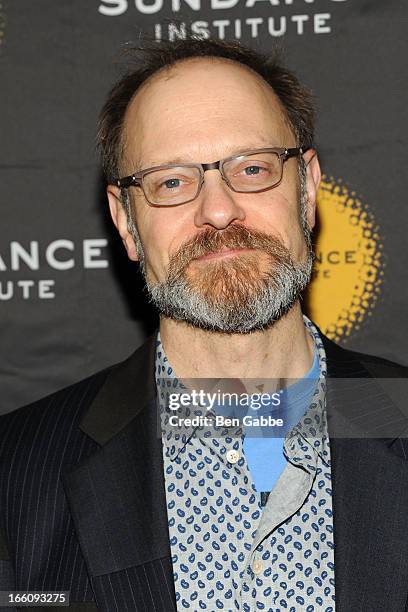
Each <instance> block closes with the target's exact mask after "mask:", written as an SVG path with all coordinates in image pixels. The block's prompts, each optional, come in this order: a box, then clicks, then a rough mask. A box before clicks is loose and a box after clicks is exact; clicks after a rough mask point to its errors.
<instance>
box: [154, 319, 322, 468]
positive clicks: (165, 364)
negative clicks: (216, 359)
mask: <svg viewBox="0 0 408 612" xmlns="http://www.w3.org/2000/svg"><path fill="white" fill-rule="evenodd" d="M303 319H304V324H305V327H306V328H307V329H308V331H309V333H310V334H311V336H312V338H313V341H314V344H315V350H316V352H317V356H318V362H319V369H320V378H319V379H318V381H317V385H316V388H315V392H314V394H313V397H312V400H311V403H310V406H309V408H308V409H307V410H306V412H305V414H304V415H303V417H302V418H301V420H300V421H299V423H298V424H297V425H296V426H295V427H293V428H292V430H291V431H290V432H289V433H288V434H287V435H286V438H285V444H284V451H285V453H286V454H287V456H288V459H289V460H290V461H292V462H293V463H297V464H301V465H304V467H307V465H306V464H305V463H304V462H305V460H306V462H307V461H308V459H309V456H308V455H307V454H306V455H305V443H306V444H307V445H308V446H309V447H312V449H313V450H314V451H315V453H317V454H318V455H319V456H320V458H321V459H322V461H323V462H324V463H325V464H326V465H327V466H329V465H330V452H329V439H328V428H327V418H326V405H325V400H326V381H325V378H326V376H327V365H326V354H325V350H324V346H323V342H322V340H321V338H320V335H319V332H318V330H317V328H316V327H315V325H314V324H313V323H312V321H310V319H309V318H308V317H306V316H305V315H303ZM155 371H156V385H157V391H158V394H157V397H158V404H159V406H158V409H159V412H160V415H161V422H162V437H163V442H164V445H165V447H166V452H167V454H168V456H169V457H170V459H172V460H174V459H175V458H176V457H177V456H178V455H179V454H180V452H181V451H183V449H184V448H185V447H186V445H187V443H188V442H189V440H190V439H191V438H192V437H193V436H195V437H200V438H203V441H204V442H206V443H208V442H209V441H210V440H211V443H212V446H214V450H215V451H216V452H217V449H218V452H217V454H218V455H221V456H222V457H223V456H224V454H225V453H226V452H227V450H228V449H229V447H231V448H234V447H235V445H236V440H237V438H241V439H242V436H243V430H242V427H216V426H215V424H214V423H211V424H207V423H203V421H202V420H201V421H200V424H199V425H197V426H189V427H186V428H185V429H176V428H175V427H172V426H170V425H169V418H170V416H172V415H174V414H176V413H175V411H173V410H171V409H170V408H169V397H170V394H179V393H183V392H185V393H187V392H188V389H187V387H186V386H185V385H184V384H183V382H182V380H181V379H179V378H178V377H177V376H176V374H175V372H174V371H173V368H172V366H171V364H170V363H169V361H168V358H167V356H166V354H165V351H164V348H163V345H162V343H161V338H160V331H159V332H158V335H157V343H156V367H155ZM177 414H178V415H179V413H178V412H177ZM179 416H182V417H186V418H193V417H200V416H207V417H208V418H212V417H214V416H215V415H214V413H212V412H211V411H208V410H207V409H206V408H205V406H202V405H200V406H194V407H184V408H183V410H182V415H179ZM221 440H222V442H221ZM309 452H310V450H309ZM222 457H221V458H222ZM309 467H310V465H309Z"/></svg>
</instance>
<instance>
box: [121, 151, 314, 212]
mask: <svg viewBox="0 0 408 612" xmlns="http://www.w3.org/2000/svg"><path fill="white" fill-rule="evenodd" d="M310 148H311V147H292V148H285V147H271V148H265V149H251V150H249V151H245V152H244V153H240V154H239V155H230V156H229V157H225V158H224V159H220V160H218V161H215V162H211V163H209V164H200V163H196V164H194V163H179V164H163V165H161V166H152V167H150V168H145V169H144V170H140V171H139V172H135V173H134V174H131V175H129V176H125V177H123V178H113V179H112V181H111V184H113V185H116V186H117V187H120V189H128V188H129V187H132V186H136V187H137V186H139V187H141V189H142V191H143V193H144V196H145V198H146V201H147V202H148V203H149V204H150V205H151V206H157V207H161V208H165V207H168V206H182V205H183V204H188V203H189V202H192V201H193V200H195V199H196V198H197V197H198V195H199V193H200V191H201V189H202V186H203V183H204V173H205V172H206V171H207V170H219V172H220V174H221V178H222V180H223V181H224V182H225V183H226V184H227V185H228V187H229V188H230V189H231V191H234V192H235V193H262V192H264V191H269V190H270V189H274V188H275V187H277V186H278V185H279V184H280V183H281V182H282V178H283V165H284V163H285V161H287V160H288V159H290V158H291V157H297V156H298V155H303V154H304V153H306V151H308V150H309V149H310ZM257 153H276V154H277V156H278V157H279V161H280V177H279V180H278V181H277V182H276V183H274V184H273V185H270V186H269V187H264V188H262V189H256V190H254V191H248V190H241V189H234V187H232V185H231V183H230V181H229V180H228V178H227V177H226V176H225V174H224V164H225V163H227V162H230V161H232V160H235V159H236V160H238V161H239V160H240V159H241V158H244V157H248V156H249V155H256V154H257ZM180 167H183V168H197V170H199V172H200V181H199V183H198V186H197V192H196V194H195V196H194V197H193V198H190V199H189V200H186V201H185V202H181V203H179V204H157V203H155V202H151V201H150V200H149V198H148V197H147V195H146V192H145V190H144V186H143V179H144V177H145V176H146V175H147V174H151V173H152V172H156V171H157V170H165V169H167V168H168V169H169V170H171V168H180Z"/></svg>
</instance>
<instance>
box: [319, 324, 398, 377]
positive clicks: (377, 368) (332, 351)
mask: <svg viewBox="0 0 408 612" xmlns="http://www.w3.org/2000/svg"><path fill="white" fill-rule="evenodd" d="M320 334H321V337H322V340H323V345H324V348H325V351H326V358H327V362H328V367H329V370H330V371H331V373H332V375H334V376H341V375H344V376H347V375H348V374H350V375H352V376H359V375H360V376H361V377H362V378H364V377H365V376H367V373H368V375H369V376H372V377H374V378H408V367H407V366H404V365H402V364H400V363H396V362H394V361H390V360H389V359H384V358H383V357H378V356H376V355H369V354H367V353H361V352H358V351H352V350H350V349H346V348H343V347H342V346H340V345H339V344H336V343H335V342H333V341H332V340H329V338H327V336H325V335H324V334H322V333H321V332H320Z"/></svg>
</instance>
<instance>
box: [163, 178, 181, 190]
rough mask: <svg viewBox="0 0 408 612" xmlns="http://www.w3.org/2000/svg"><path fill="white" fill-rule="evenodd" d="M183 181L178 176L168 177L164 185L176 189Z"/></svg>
mask: <svg viewBox="0 0 408 612" xmlns="http://www.w3.org/2000/svg"><path fill="white" fill-rule="evenodd" d="M180 185H181V181H180V179H177V178H171V179H167V181H163V183H162V187H166V188H167V189H175V188H177V187H180Z"/></svg>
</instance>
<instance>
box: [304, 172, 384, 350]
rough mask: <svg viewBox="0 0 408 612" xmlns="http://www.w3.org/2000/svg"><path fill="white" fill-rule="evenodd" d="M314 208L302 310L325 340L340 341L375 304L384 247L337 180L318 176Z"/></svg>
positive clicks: (366, 214) (364, 211) (363, 208)
mask: <svg viewBox="0 0 408 612" xmlns="http://www.w3.org/2000/svg"><path fill="white" fill-rule="evenodd" d="M317 206H318V224H317V240H316V243H315V247H314V251H315V255H316V259H315V264H314V271H313V280H312V283H311V285H310V288H309V290H308V292H307V296H306V304H307V311H308V315H309V316H310V317H311V319H313V320H314V321H316V323H317V324H318V325H319V327H320V328H321V330H322V331H323V332H324V333H325V334H327V336H328V337H329V338H331V339H332V340H336V341H339V340H342V341H344V340H345V339H346V338H347V337H348V336H349V335H350V334H351V332H352V331H354V330H357V329H359V327H360V325H361V323H362V322H363V321H364V319H365V318H366V317H367V315H369V314H370V311H371V309H372V308H373V306H374V305H375V303H376V301H377V298H378V295H379V292H380V288H381V283H382V279H383V274H384V255H383V244H382V242H381V238H380V234H379V230H378V226H377V224H376V222H375V220H374V217H373V215H372V213H371V212H370V210H369V209H368V207H367V205H366V204H364V203H363V202H362V200H361V198H360V197H358V196H357V195H356V193H355V192H354V191H351V190H350V189H349V188H348V187H347V186H346V185H344V184H343V183H342V181H341V180H338V179H334V178H333V177H330V178H328V177H323V181H322V184H321V187H320V190H319V194H318V204H317Z"/></svg>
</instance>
